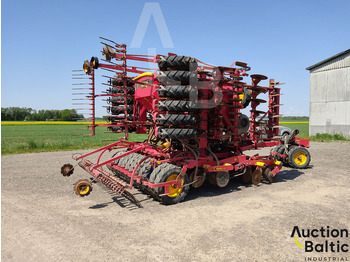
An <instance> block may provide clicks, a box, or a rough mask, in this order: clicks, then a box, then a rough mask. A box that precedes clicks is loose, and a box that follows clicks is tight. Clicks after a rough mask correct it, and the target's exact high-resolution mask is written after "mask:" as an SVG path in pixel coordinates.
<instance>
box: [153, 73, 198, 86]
mask: <svg viewBox="0 0 350 262" xmlns="http://www.w3.org/2000/svg"><path fill="white" fill-rule="evenodd" d="M157 78H158V81H159V82H160V83H162V84H164V85H173V84H181V85H189V84H190V82H192V81H197V73H194V72H189V71H164V72H161V74H160V75H158V76H157Z"/></svg>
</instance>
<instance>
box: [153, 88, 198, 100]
mask: <svg viewBox="0 0 350 262" xmlns="http://www.w3.org/2000/svg"><path fill="white" fill-rule="evenodd" d="M196 92H197V91H196V89H195V88H194V87H192V86H182V85H169V86H160V87H159V88H158V95H159V97H170V98H187V97H190V94H191V93H193V94H195V93H196Z"/></svg>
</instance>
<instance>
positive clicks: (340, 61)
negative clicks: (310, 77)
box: [310, 53, 350, 74]
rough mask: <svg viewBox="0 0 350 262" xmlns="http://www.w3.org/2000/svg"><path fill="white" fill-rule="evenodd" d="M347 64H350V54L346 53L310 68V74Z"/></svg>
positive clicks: (347, 65) (346, 65)
mask: <svg viewBox="0 0 350 262" xmlns="http://www.w3.org/2000/svg"><path fill="white" fill-rule="evenodd" d="M349 66H350V54H349V53H348V54H344V55H342V56H339V57H337V58H335V59H333V60H331V61H328V62H326V63H324V64H322V65H320V66H318V67H316V68H314V69H312V70H310V73H311V74H312V73H317V72H322V71H329V70H334V69H339V68H344V67H349Z"/></svg>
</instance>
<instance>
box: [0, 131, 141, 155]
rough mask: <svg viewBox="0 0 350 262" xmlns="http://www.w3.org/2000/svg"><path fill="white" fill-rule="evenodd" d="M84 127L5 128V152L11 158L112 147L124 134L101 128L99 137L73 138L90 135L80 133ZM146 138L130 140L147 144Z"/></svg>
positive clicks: (130, 139) (136, 137)
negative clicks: (19, 154)
mask: <svg viewBox="0 0 350 262" xmlns="http://www.w3.org/2000/svg"><path fill="white" fill-rule="evenodd" d="M83 127H84V126H75V125H1V153H2V154H3V155H7V154H17V153H31V152H47V151H61V150H75V149H89V148H97V147H101V146H104V145H108V144H110V143H112V142H113V141H115V140H116V139H118V138H119V137H122V136H123V135H124V133H121V134H112V133H105V131H106V127H97V128H96V135H95V136H87V135H84V136H76V135H73V134H79V133H85V134H88V132H87V130H76V129H77V128H83ZM146 138H147V135H135V134H130V135H129V141H144V140H145V139H146ZM106 140H109V141H106ZM111 140H113V141H111Z"/></svg>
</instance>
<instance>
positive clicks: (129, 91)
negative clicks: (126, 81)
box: [107, 86, 135, 95]
mask: <svg viewBox="0 0 350 262" xmlns="http://www.w3.org/2000/svg"><path fill="white" fill-rule="evenodd" d="M107 92H108V93H110V94H124V88H119V87H112V88H108V89H107ZM127 94H128V95H133V94H135V88H133V87H130V86H128V87H127Z"/></svg>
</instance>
